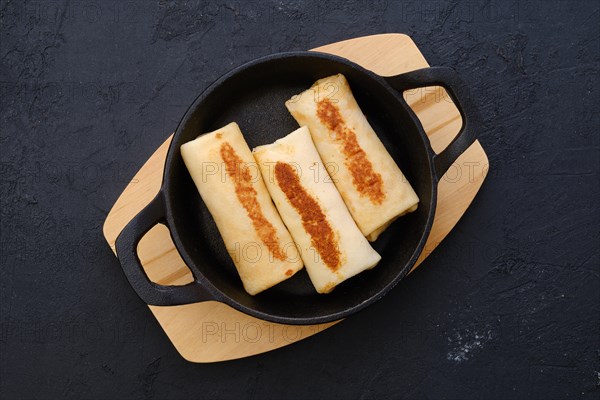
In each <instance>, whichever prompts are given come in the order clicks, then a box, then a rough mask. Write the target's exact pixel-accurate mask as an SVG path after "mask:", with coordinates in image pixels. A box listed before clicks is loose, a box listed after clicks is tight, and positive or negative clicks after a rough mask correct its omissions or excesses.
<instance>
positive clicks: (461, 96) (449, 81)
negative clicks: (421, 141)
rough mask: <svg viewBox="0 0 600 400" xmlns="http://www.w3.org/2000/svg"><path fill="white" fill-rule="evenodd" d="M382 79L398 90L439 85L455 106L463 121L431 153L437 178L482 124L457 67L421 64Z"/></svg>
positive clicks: (456, 157) (474, 137) (475, 137)
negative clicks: (453, 134)
mask: <svg viewBox="0 0 600 400" xmlns="http://www.w3.org/2000/svg"><path fill="white" fill-rule="evenodd" d="M385 79H386V80H387V82H388V83H389V84H390V86H392V87H393V88H394V89H396V90H398V91H399V92H404V91H406V90H410V89H417V88H422V87H427V86H442V87H443V88H444V89H446V91H447V92H448V94H449V95H450V97H451V98H452V101H453V102H454V104H455V105H456V108H458V111H459V112H460V116H461V117H462V120H463V125H462V127H461V129H460V131H459V132H458V135H456V137H455V138H454V140H452V142H451V143H450V144H449V145H448V147H446V148H445V149H444V150H443V151H442V152H440V153H439V154H437V155H436V156H435V157H434V164H435V174H436V176H437V178H438V179H440V178H441V177H442V176H443V175H444V174H445V173H446V171H448V168H450V166H452V163H454V162H455V161H456V159H458V157H459V156H460V155H461V154H462V153H464V152H465V150H467V149H468V148H469V147H470V146H471V145H472V144H473V142H475V139H477V134H478V132H479V131H480V130H481V129H482V127H483V125H482V122H481V118H480V116H479V112H478V111H477V108H476V107H475V105H474V103H473V101H472V99H471V96H470V93H469V90H468V88H467V86H466V85H465V84H464V83H463V81H462V80H461V79H460V77H459V76H458V74H457V73H456V71H455V70H453V69H452V68H448V67H431V68H423V69H418V70H416V71H411V72H407V73H405V74H402V75H396V76H390V77H387V78H385Z"/></svg>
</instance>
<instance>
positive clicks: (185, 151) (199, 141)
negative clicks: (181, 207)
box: [181, 123, 303, 295]
mask: <svg viewBox="0 0 600 400" xmlns="http://www.w3.org/2000/svg"><path fill="white" fill-rule="evenodd" d="M181 155H182V157H183V160H184V162H185V165H186V167H187V169H188V171H189V173H190V175H191V177H192V179H193V180H194V183H195V185H196V187H197V189H198V192H199V193H200V196H201V197H202V200H203V201H204V203H205V204H206V207H207V208H208V210H209V212H210V213H211V215H212V217H213V218H214V220H215V223H216V225H217V228H218V229H219V232H220V234H221V237H222V239H223V242H224V243H225V247H226V248H227V251H228V252H229V254H230V255H231V257H232V259H233V262H234V264H235V267H236V269H237V271H238V273H239V275H240V278H241V280H242V283H243V285H244V289H245V290H246V291H247V292H248V293H249V294H251V295H255V294H257V293H260V292H262V291H263V290H266V289H268V288H270V287H272V286H273V285H276V284H277V283H279V282H282V281H284V280H286V279H288V278H290V277H291V276H293V275H294V274H295V273H296V272H297V271H299V270H300V269H302V267H303V264H302V259H301V258H300V256H299V252H298V249H297V247H296V245H295V243H294V242H293V240H292V237H291V236H290V233H289V232H288V230H287V228H286V227H285V225H284V224H283V222H282V220H281V217H280V216H279V214H278V212H277V210H276V209H275V206H274V205H273V202H272V201H271V197H270V196H269V192H268V191H267V188H266V187H265V183H264V181H263V179H262V176H261V174H260V172H259V170H258V166H257V165H256V162H255V160H254V157H253V156H252V152H251V151H250V148H249V147H248V144H247V143H246V141H245V140H244V138H243V136H242V132H241V131H240V128H239V126H238V125H237V124H236V123H230V124H229V125H227V126H224V127H223V128H221V129H217V130H216V131H214V132H210V133H206V134H203V135H201V136H199V137H198V138H196V139H195V140H192V141H191V142H188V143H185V144H184V145H182V146H181ZM198 240H200V238H198Z"/></svg>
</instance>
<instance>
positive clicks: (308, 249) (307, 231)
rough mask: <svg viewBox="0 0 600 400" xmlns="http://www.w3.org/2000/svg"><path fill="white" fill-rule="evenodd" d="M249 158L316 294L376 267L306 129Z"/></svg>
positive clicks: (375, 258) (374, 254)
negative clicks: (295, 247)
mask: <svg viewBox="0 0 600 400" xmlns="http://www.w3.org/2000/svg"><path fill="white" fill-rule="evenodd" d="M253 153H254V157H255V158H256V161H257V162H258V165H259V167H260V171H261V173H262V175H263V179H264V181H265V183H266V185H267V188H268V190H269V193H270V194H271V197H272V198H273V201H274V202H275V206H276V207H277V210H279V214H280V215H281V218H282V219H283V222H284V223H285V225H286V226H287V227H288V229H289V231H290V233H291V235H292V238H293V239H294V241H295V242H296V244H297V245H298V246H299V249H300V255H301V257H302V260H303V261H304V265H305V266H306V270H307V272H308V275H309V277H310V279H311V281H312V283H313V285H314V287H315V289H316V290H317V292H319V293H329V292H330V291H332V290H333V289H334V288H335V287H336V286H337V285H338V284H340V283H341V282H343V281H345V280H346V279H348V278H350V277H352V276H354V275H356V274H358V273H360V272H362V271H364V270H366V269H370V268H373V267H374V266H375V265H376V264H377V263H378V262H379V260H380V259H381V257H380V255H379V254H377V252H376V251H375V250H373V248H372V247H371V245H370V244H369V242H368V241H367V240H366V239H365V237H364V236H363V235H362V233H361V232H360V230H359V229H358V227H357V226H356V223H355V222H354V220H353V219H352V216H351V215H350V213H349V212H348V209H347V208H346V205H345V204H344V201H343V200H342V198H341V196H340V194H339V192H338V191H337V189H336V188H335V185H334V184H333V182H332V181H331V178H330V176H329V174H328V173H327V170H326V169H325V166H324V165H323V162H322V161H321V158H320V157H319V153H318V152H317V149H316V148H315V145H314V143H313V141H312V139H311V137H310V132H309V131H308V128H307V127H305V126H304V127H301V128H300V129H298V130H296V131H294V132H292V133H290V134H289V135H288V136H286V137H284V138H282V139H279V140H277V141H276V142H275V143H272V144H268V145H264V146H259V147H257V148H255V149H254V152H253Z"/></svg>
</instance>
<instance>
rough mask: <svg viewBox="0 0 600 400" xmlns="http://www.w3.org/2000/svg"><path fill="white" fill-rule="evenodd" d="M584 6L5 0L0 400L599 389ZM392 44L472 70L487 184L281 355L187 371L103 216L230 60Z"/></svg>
mask: <svg viewBox="0 0 600 400" xmlns="http://www.w3.org/2000/svg"><path fill="white" fill-rule="evenodd" d="M599 19H600V16H599V3H598V1H553V0H548V1H546V0H544V1H540V0H536V1H525V0H523V1H499V0H491V1H481V2H474V1H471V2H464V3H459V2H455V1H427V0H425V1H416V0H414V1H413V0H411V1H400V0H398V1H395V0H377V1H367V0H361V1H335V2H329V1H323V0H314V1H313V0H311V1H304V2H300V3H299V4H296V3H295V2H292V1H289V2H288V1H275V2H273V1H264V2H262V1H242V0H240V1H189V2H184V1H152V2H145V1H134V2H132V1H113V0H109V1H88V0H80V1H54V0H48V1H11V0H0V24H1V38H0V40H1V43H0V47H1V48H0V50H1V51H0V57H1V60H2V61H1V67H0V68H1V69H0V74H1V75H0V76H1V85H2V87H1V94H0V101H1V107H2V110H1V117H0V124H1V137H0V149H1V196H2V197H1V202H2V214H1V269H0V277H1V287H0V291H1V293H0V302H1V304H0V311H1V316H0V323H1V331H0V357H1V365H0V397H1V398H59V397H64V398H74V399H87V398H93V399H104V398H126V397H131V398H156V399H168V398H186V397H188V398H189V397H196V398H199V397H207V398H254V399H262V398H268V397H273V398H357V399H383V398H389V397H394V398H407V399H425V398H427V399H444V398H447V399H467V398H469V399H470V398H482V399H507V398H523V399H524V398H536V399H570V398H594V399H597V398H598V397H599V390H598V389H599V385H600V344H599V318H600V315H599V314H600V305H599V304H600V299H599V293H600V285H599V276H598V274H599V268H598V267H599V255H598V244H599V228H598V226H599V221H598V219H599V218H598V216H599V212H598V200H599V199H598V197H599V196H598V191H599V190H598V189H599V179H598V170H599V151H598V149H599V117H598V104H599V103H600V101H599V100H600V99H599V92H598V72H599V55H600V51H599V50H600V49H599V43H600V37H599V36H600V32H599V28H598V26H600V25H597V24H598V23H599V22H600V21H599ZM383 32H403V33H407V34H409V35H411V36H412V37H413V38H414V40H415V41H416V43H417V44H418V45H419V46H420V47H421V49H422V51H423V53H424V54H425V56H426V57H427V59H428V60H429V61H430V63H431V64H433V65H446V66H452V67H455V68H456V69H458V70H459V72H460V73H461V75H462V76H463V77H465V78H466V79H468V80H469V82H470V83H471V88H472V92H473V93H474V95H475V96H476V99H477V103H478V104H479V105H480V107H481V111H482V113H483V115H484V116H485V119H486V121H487V129H485V131H484V132H481V135H480V141H481V143H482V145H483V146H484V148H485V149H486V151H487V153H488V155H489V158H490V163H491V169H490V172H489V174H488V177H487V181H486V183H485V184H484V187H483V189H482V191H481V192H480V194H479V195H478V197H477V198H476V200H475V201H474V203H473V205H472V207H471V208H470V210H469V211H468V212H467V214H466V215H465V216H464V217H463V219H462V220H461V221H460V223H459V224H458V226H457V227H456V229H455V230H454V231H453V232H452V233H451V234H450V235H449V237H448V238H447V239H446V241H444V242H443V243H442V245H441V246H440V247H439V248H438V249H437V250H436V251H435V252H434V253H433V254H432V255H431V256H430V257H429V259H428V260H427V261H426V262H425V264H424V266H423V267H422V268H420V269H419V270H418V271H417V272H416V273H415V274H413V275H412V276H411V277H410V278H408V279H406V280H405V281H403V282H402V283H401V284H400V285H398V286H397V287H396V289H395V290H393V291H392V293H390V294H389V295H388V296H386V297H385V298H384V299H383V300H382V301H380V302H379V303H377V304H376V305H374V306H373V307H371V308H369V309H368V310H366V311H364V312H362V313H360V314H359V315H356V316H355V317H352V318H350V319H349V320H347V321H345V322H344V323H342V324H340V325H338V326H336V327H334V328H332V329H329V330H327V331H326V332H324V333H322V334H319V335H317V336H315V337H312V338H310V339H307V340H304V341H302V342H300V343H297V344H295V345H292V346H289V347H286V348H283V349H280V350H277V351H274V352H271V353H268V354H264V355H260V356H257V357H252V358H248V359H244V360H238V361H231V362H225V363H220V364H212V365H211V364H209V365H195V364H190V363H187V362H186V361H184V360H183V359H182V358H181V357H180V356H179V355H178V354H177V352H176V351H175V349H174V348H173V347H172V345H171V344H170V342H169V340H168V339H167V337H166V335H165V334H164V333H163V331H162V330H161V329H160V327H159V326H158V324H157V322H156V321H155V320H154V318H153V317H152V314H151V313H150V311H149V310H148V308H147V307H146V306H145V305H144V304H142V303H141V301H140V300H139V299H138V298H137V297H136V295H135V294H134V293H133V291H132V290H131V288H130V287H129V285H128V283H127V282H126V280H125V278H124V276H123V273H122V272H121V270H120V266H119V264H118V262H117V261H116V259H115V257H114V256H113V254H112V253H111V251H110V249H109V248H108V246H107V245H106V244H105V242H104V239H103V237H102V232H101V228H102V223H103V221H104V218H105V217H106V214H107V212H108V210H109V209H110V207H111V206H112V204H113V203H114V201H115V200H116V198H117V196H118V195H119V193H120V192H121V191H122V190H123V188H124V186H125V184H126V182H127V181H128V180H129V179H130V178H131V177H132V176H133V174H134V173H135V172H136V171H137V169H138V168H139V167H140V166H141V164H142V163H143V162H144V161H145V160H146V159H147V157H148V156H149V155H150V154H151V153H152V152H153V150H154V149H155V148H156V147H157V146H158V145H159V144H160V143H162V142H163V140H164V139H165V138H166V135H167V134H168V133H169V132H171V131H173V130H174V128H175V126H176V124H177V121H178V120H179V118H180V117H181V116H182V114H183V113H184V111H185V109H186V107H187V105H188V104H189V103H190V102H191V101H192V100H193V99H194V97H195V96H196V95H197V94H198V93H199V92H200V91H202V89H203V88H205V87H206V86H207V85H208V84H209V83H210V82H212V81H213V80H214V79H216V78H217V77H218V76H220V75H221V74H223V73H224V72H226V71H228V70H229V69H231V68H232V67H234V66H237V65H239V64H241V63H243V62H244V61H247V60H250V59H253V58H256V57H258V56H261V55H265V54H268V53H272V52H278V51H285V50H304V49H309V48H312V47H316V46H319V45H323V44H326V43H330V42H335V41H338V40H342V39H347V38H352V37H356V36H362V35H368V34H375V33H383Z"/></svg>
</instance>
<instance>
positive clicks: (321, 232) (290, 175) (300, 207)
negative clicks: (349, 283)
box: [275, 162, 341, 271]
mask: <svg viewBox="0 0 600 400" xmlns="http://www.w3.org/2000/svg"><path fill="white" fill-rule="evenodd" d="M275 178H276V179H277V184H278V185H279V187H280V188H281V190H282V191H283V193H284V194H285V195H286V197H287V199H288V200H289V202H290V203H291V204H292V206H293V207H294V208H295V209H296V210H297V211H298V213H299V214H300V217H301V218H302V226H304V229H305V230H306V232H307V233H308V234H309V235H310V238H311V244H312V246H313V247H314V248H315V249H316V250H317V252H318V253H319V255H320V256H321V259H322V260H323V262H324V263H325V265H327V267H329V269H331V270H332V271H336V270H337V269H338V268H339V267H340V265H341V254H340V250H339V246H338V243H337V240H336V235H335V233H334V231H333V229H332V228H331V225H330V224H329V222H328V221H327V218H326V217H325V213H323V210H322V209H321V207H320V206H319V203H318V202H317V201H316V200H315V199H314V198H313V197H312V196H311V195H310V194H309V193H308V192H307V191H306V189H305V188H304V187H303V186H302V184H301V183H300V178H299V177H298V174H297V173H296V170H295V169H294V167H292V166H291V165H289V164H286V163H283V162H277V163H276V164H275Z"/></svg>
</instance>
